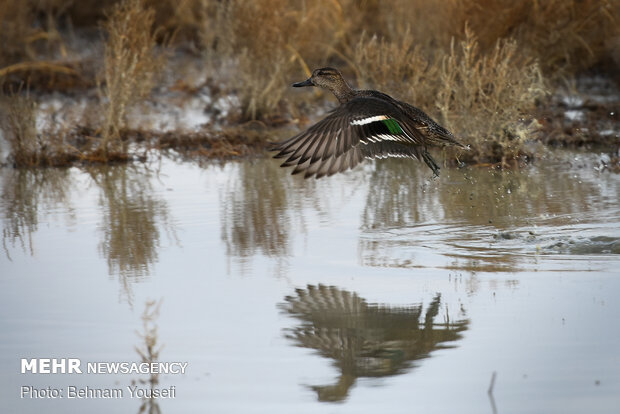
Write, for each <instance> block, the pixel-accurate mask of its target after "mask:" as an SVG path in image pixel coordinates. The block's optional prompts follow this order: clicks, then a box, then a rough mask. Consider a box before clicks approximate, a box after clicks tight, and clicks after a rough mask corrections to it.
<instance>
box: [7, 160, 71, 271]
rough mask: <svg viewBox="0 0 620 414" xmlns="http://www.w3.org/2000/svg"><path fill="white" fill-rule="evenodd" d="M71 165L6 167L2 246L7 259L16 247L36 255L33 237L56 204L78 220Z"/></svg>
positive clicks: (69, 218)
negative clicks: (74, 206) (71, 197)
mask: <svg viewBox="0 0 620 414" xmlns="http://www.w3.org/2000/svg"><path fill="white" fill-rule="evenodd" d="M70 171H71V170H70V169H68V168H55V169H6V170H5V171H4V174H3V180H2V204H3V207H2V213H3V215H4V217H3V229H2V245H3V248H4V252H5V254H6V256H7V258H8V259H9V260H10V259H11V254H10V249H11V248H15V247H16V246H19V247H21V249H22V250H24V251H25V252H28V253H29V254H31V255H34V252H35V246H34V243H33V239H32V236H33V234H34V233H35V232H36V231H37V229H38V228H39V222H40V221H41V220H42V219H43V215H44V214H49V212H51V211H53V210H54V208H55V207H56V206H63V208H64V209H66V210H67V211H68V214H67V215H66V217H67V219H68V221H69V222H72V221H74V219H75V216H74V214H73V208H72V207H71V203H70V195H71V189H72V180H71V173H70Z"/></svg>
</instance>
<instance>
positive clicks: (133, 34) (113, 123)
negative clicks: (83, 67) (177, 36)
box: [100, 0, 162, 158]
mask: <svg viewBox="0 0 620 414" xmlns="http://www.w3.org/2000/svg"><path fill="white" fill-rule="evenodd" d="M154 19H155V12H154V10H153V9H152V8H148V7H146V6H145V2H144V0H123V1H122V2H120V3H117V4H116V5H115V6H114V7H113V8H112V11H111V12H110V14H109V15H108V18H107V20H106V23H105V24H104V28H105V30H106V32H107V35H108V39H107V42H106V45H105V57H104V72H103V78H104V80H105V83H104V84H103V85H100V90H101V94H102V96H103V97H104V99H105V103H104V121H103V129H102V132H101V151H102V153H103V156H104V158H106V157H107V156H108V154H110V153H111V152H117V153H121V154H126V153H127V143H126V142H124V141H123V140H122V139H121V135H120V131H121V130H122V129H123V127H124V125H125V116H126V114H127V110H128V109H129V107H131V106H132V105H134V104H135V103H137V102H138V101H139V100H140V99H142V98H144V97H145V96H146V95H148V93H149V92H150V91H151V89H152V87H153V85H154V83H155V75H156V74H157V73H158V71H159V70H160V66H161V65H162V62H161V60H160V59H158V58H157V57H156V56H155V52H154V47H155V45H156V40H155V32H154V29H153V22H154Z"/></svg>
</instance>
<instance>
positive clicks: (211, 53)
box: [0, 0, 620, 165]
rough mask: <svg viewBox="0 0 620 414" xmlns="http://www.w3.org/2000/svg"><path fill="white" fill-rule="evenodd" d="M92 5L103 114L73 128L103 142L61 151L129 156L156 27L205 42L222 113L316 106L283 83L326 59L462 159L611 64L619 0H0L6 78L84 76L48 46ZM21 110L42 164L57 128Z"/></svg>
mask: <svg viewBox="0 0 620 414" xmlns="http://www.w3.org/2000/svg"><path fill="white" fill-rule="evenodd" d="M101 18H105V22H104V23H103V25H102V27H103V29H104V30H105V32H106V45H105V53H104V62H97V63H96V65H99V66H100V67H103V71H102V73H101V74H100V75H99V82H98V83H99V84H100V95H101V97H102V101H103V102H104V104H103V111H102V113H103V115H102V118H103V120H102V121H101V122H102V124H101V125H86V127H87V128H84V129H79V130H82V131H86V130H88V131H91V133H89V136H88V137H86V138H85V139H87V140H91V139H92V137H94V139H99V143H100V145H99V147H98V148H94V149H93V148H92V147H91V146H86V147H80V148H79V151H78V152H76V151H75V149H73V148H70V147H66V148H65V153H70V154H71V156H70V157H69V156H67V158H66V160H76V159H77V160H86V161H87V162H107V161H109V160H111V159H131V157H130V156H128V154H127V142H128V141H127V136H123V131H125V129H124V127H125V117H126V115H127V111H128V108H130V107H131V106H132V105H135V104H136V103H137V102H138V101H139V100H140V99H143V98H144V97H146V95H147V94H148V92H149V91H150V90H151V88H152V86H153V85H154V82H155V79H156V74H157V72H158V71H159V70H160V68H161V66H162V65H163V62H162V60H161V58H160V57H158V56H156V55H155V53H154V48H155V45H156V43H157V42H158V41H159V42H161V41H162V39H163V38H165V37H166V38H173V39H174V42H172V43H171V44H172V45H173V46H175V47H178V48H180V49H183V50H185V51H187V50H190V51H194V52H196V51H198V52H200V53H201V54H202V56H203V59H204V70H205V75H206V77H207V78H208V80H209V82H210V84H213V85H217V87H216V88H215V89H213V93H214V94H215V95H216V94H223V95H235V96H237V97H238V98H239V99H238V102H239V104H238V106H237V107H236V108H234V109H233V111H232V113H233V114H234V115H235V116H231V117H230V118H229V119H228V122H229V123H231V124H235V123H244V122H246V121H248V120H260V121H262V122H263V123H265V124H272V123H273V120H274V119H278V120H282V119H283V120H287V119H288V120H290V119H294V118H298V117H299V114H300V113H301V111H302V110H303V112H304V113H309V111H308V109H309V108H311V107H316V106H317V104H318V105H319V106H321V105H322V103H320V102H319V103H317V102H315V101H316V100H317V98H320V99H322V98H323V97H325V96H327V95H324V94H322V93H320V92H315V93H312V94H307V93H305V94H293V93H291V92H290V90H289V86H290V84H291V82H293V81H297V80H300V79H302V78H303V77H304V76H307V75H309V72H310V70H311V69H313V68H316V67H319V66H325V65H331V66H336V67H338V68H340V69H342V70H343V71H344V72H345V74H346V76H347V78H354V79H355V80H356V81H357V84H358V86H360V87H371V88H375V89H380V90H384V91H386V92H388V93H390V94H392V95H394V96H395V97H398V98H400V99H403V100H406V101H408V102H410V103H412V104H413V105H416V106H418V107H420V108H421V109H423V110H425V111H427V112H429V113H430V114H431V115H432V116H434V117H436V118H438V120H439V121H440V122H444V123H446V124H447V126H449V127H450V128H451V129H453V130H454V132H455V133H457V134H459V135H460V136H462V138H463V139H464V140H465V141H466V142H468V143H470V144H472V146H473V147H474V148H475V149H474V151H471V152H469V153H468V154H466V155H462V157H468V158H466V159H465V158H461V160H462V161H469V162H478V163H501V164H503V165H507V164H510V163H512V162H513V161H511V160H513V159H515V157H517V158H518V157H519V156H521V155H528V151H527V150H526V149H525V146H524V144H525V142H526V141H528V140H532V139H536V137H537V132H538V131H539V128H538V125H537V122H536V120H535V115H534V113H535V112H534V108H535V106H536V105H537V103H539V102H544V100H545V99H546V98H545V94H546V91H553V90H554V89H555V88H557V87H558V85H561V84H562V83H566V82H570V80H571V79H572V78H573V77H574V76H575V74H576V73H578V72H579V71H583V70H585V69H589V68H593V67H596V68H599V69H601V70H603V71H607V72H606V73H607V75H608V76H610V77H613V76H617V75H615V74H616V73H618V67H619V66H618V65H620V58H618V53H617V52H618V50H619V47H618V45H619V44H620V0H548V1H544V2H541V1H537V0H522V1H519V2H514V1H511V0H434V1H427V0H385V1H380V0H316V1H313V2H309V1H305V0H256V1H252V2H247V1H243V0H229V1H219V0H122V1H115V0H102V1H95V0H84V1H81V2H75V1H73V0H46V1H36V2H35V1H26V2H23V1H21V0H0V43H1V44H2V45H3V47H2V49H0V79H7V78H11V82H10V83H6V82H5V83H4V85H5V86H4V89H5V91H6V90H7V87H6V85H7V84H19V83H20V82H23V83H28V79H29V80H30V88H31V90H33V91H38V92H41V91H48V90H50V89H53V88H54V85H55V87H56V88H57V90H59V91H61V92H62V91H63V90H64V89H63V88H65V89H66V88H68V87H69V85H70V84H72V83H75V79H78V78H85V77H90V78H94V76H93V75H89V74H88V72H87V73H84V72H83V71H82V70H81V66H80V64H79V62H77V63H76V64H68V63H67V61H63V60H62V59H58V57H59V56H60V57H63V56H65V52H66V50H65V49H66V48H65V40H66V39H65V37H66V36H68V34H69V33H73V32H72V30H73V29H72V28H79V29H84V28H87V27H89V26H94V25H95V24H96V23H97V21H98V20H100V19H101ZM156 27H157V28H161V30H159V29H158V30H155V29H154V28H156ZM96 65H94V66H96ZM33 73H34V74H35V76H33ZM68 76H69V77H71V79H69V80H67V79H66V78H67V77H68ZM63 77H64V78H63ZM63 79H64V80H63ZM43 82H45V83H46V85H43ZM84 84H85V85H88V84H89V83H88V82H84ZM90 84H93V81H92V80H91V81H90ZM216 98H217V96H215V99H216ZM327 99H331V98H327ZM308 101H311V102H310V103H308ZM16 103H17V104H18V106H20V105H21V106H23V105H24V103H23V102H21V103H20V102H17V101H16ZM31 112H33V111H32V110H31ZM310 113H311V112H310ZM27 114H28V110H26V111H25V112H24V113H23V114H20V115H19V116H21V117H22V118H23V119H22V121H16V120H14V121H11V122H12V124H11V123H8V124H7V123H5V124H6V125H8V126H6V128H8V129H9V130H11V131H17V135H15V133H12V135H11V136H13V137H15V136H19V137H21V138H19V141H15V142H14V143H15V146H14V147H13V148H14V149H15V150H17V151H18V152H24V154H26V153H29V154H30V155H23V156H22V155H16V153H14V155H13V159H14V160H21V161H24V165H43V164H45V163H43V162H42V161H41V160H42V159H43V158H44V157H43V158H40V157H39V158H37V157H38V156H33V155H32V154H35V153H38V154H42V151H43V149H44V150H45V151H47V153H48V154H49V148H51V147H52V145H50V142H49V140H50V139H52V138H53V137H52V136H51V135H49V134H44V133H42V131H34V130H33V129H32V128H31V127H26V125H31V121H28V116H27ZM29 122H30V124H29ZM79 130H78V129H75V131H79ZM28 131H30V132H28ZM32 131H34V132H32ZM9 135H10V134H9ZM26 136H36V137H37V138H36V139H35V140H32V139H31V138H25V137H26ZM559 136H562V135H561V134H560V135H559ZM61 138H62V137H61ZM54 139H58V137H57V136H56V138H54ZM37 140H38V143H37V144H34V143H35V142H37ZM67 141H68V140H67V139H65V138H62V139H60V141H57V142H64V143H66V142H67ZM222 142H224V143H225V141H222ZM37 145H38V148H39V149H38V150H35V151H34V152H33V148H35V149H36V148H37ZM166 145H168V144H166ZM37 151H38V152H37ZM207 152H209V153H211V151H210V150H207ZM530 155H531V154H530ZM57 159H58V160H61V158H59V157H57ZM37 160H38V161H37Z"/></svg>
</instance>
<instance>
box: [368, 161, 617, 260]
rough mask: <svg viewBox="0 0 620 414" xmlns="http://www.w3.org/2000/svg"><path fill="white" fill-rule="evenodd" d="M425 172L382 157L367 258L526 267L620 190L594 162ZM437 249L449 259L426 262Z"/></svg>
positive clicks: (606, 209) (602, 210) (607, 208)
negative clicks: (436, 175)
mask: <svg viewBox="0 0 620 414" xmlns="http://www.w3.org/2000/svg"><path fill="white" fill-rule="evenodd" d="M425 178H426V177H425V175H424V174H421V171H420V170H419V166H418V165H415V164H414V163H407V162H402V161H400V160H394V161H391V160H389V161H387V162H379V163H377V165H376V169H375V171H374V172H373V173H372V175H371V176H370V182H369V190H368V196H367V199H366V205H365V207H364V211H363V213H362V226H361V227H362V229H363V231H362V234H361V236H360V240H359V251H360V260H361V262H362V264H364V265H368V266H387V267H426V266H435V265H439V266H442V267H445V268H450V269H462V270H472V271H476V270H483V271H492V272H493V271H515V270H521V269H522V268H523V265H524V263H533V264H536V260H537V259H536V254H537V253H538V252H539V251H540V252H542V253H544V252H545V251H546V250H545V249H546V248H545V246H547V245H549V246H555V245H557V244H558V242H559V243H561V244H562V245H564V244H566V242H567V238H568V237H569V236H571V234H572V232H566V234H561V231H559V230H560V229H561V227H562V226H572V225H575V224H579V223H588V222H594V223H600V222H601V221H605V220H606V217H607V216H609V218H612V217H611V216H610V215H613V213H612V211H613V210H614V208H613V204H614V203H615V202H617V196H616V197H614V196H610V194H614V192H615V193H616V194H617V191H618V190H619V188H617V183H615V182H614V181H613V180H601V179H600V177H599V176H598V175H597V174H596V173H595V172H593V170H591V169H572V170H566V169H562V170H559V169H558V168H555V167H554V166H553V165H541V166H540V168H532V169H529V170H523V171H520V170H517V171H492V170H488V169H476V168H467V169H463V170H449V169H446V170H445V171H443V175H442V177H441V179H439V180H433V181H428V180H426V179H425ZM598 239H599V238H597V235H596V234H595V235H593V236H592V240H594V241H595V240H598ZM615 242H616V240H615V239H614V240H611V245H612V247H611V251H613V246H615V244H614V243H615ZM585 243H586V244H587V245H588V246H589V245H591V244H592V243H593V242H591V240H590V239H587V240H586V241H585ZM607 244H610V243H607ZM605 246H606V245H605ZM608 250H609V249H608ZM437 254H441V255H443V256H445V257H448V261H446V260H445V259H443V260H441V259H440V261H436V262H433V263H429V261H432V260H430V259H429V255H437ZM435 258H437V256H435Z"/></svg>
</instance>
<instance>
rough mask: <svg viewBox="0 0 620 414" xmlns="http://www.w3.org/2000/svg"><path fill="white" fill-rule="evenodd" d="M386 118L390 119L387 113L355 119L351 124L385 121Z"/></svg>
mask: <svg viewBox="0 0 620 414" xmlns="http://www.w3.org/2000/svg"><path fill="white" fill-rule="evenodd" d="M384 119H388V117H387V116H385V115H376V116H371V117H370V118H362V119H354V120H352V121H351V125H366V124H371V123H373V122H377V121H383V120H384Z"/></svg>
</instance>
